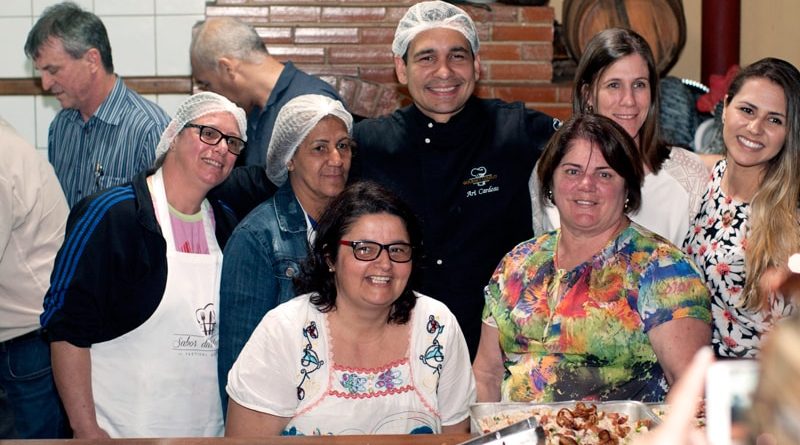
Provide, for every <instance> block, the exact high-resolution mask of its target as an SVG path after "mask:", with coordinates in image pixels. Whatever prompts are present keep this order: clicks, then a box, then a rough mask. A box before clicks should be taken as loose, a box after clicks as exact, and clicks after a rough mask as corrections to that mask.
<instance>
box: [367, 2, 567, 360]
mask: <svg viewBox="0 0 800 445" xmlns="http://www.w3.org/2000/svg"><path fill="white" fill-rule="evenodd" d="M478 49H479V42H478V37H477V32H476V30H475V25H474V23H473V22H472V19H470V17H469V16H468V15H467V14H466V13H465V12H464V11H462V10H461V9H459V8H457V7H455V6H453V5H451V4H448V3H445V2H442V1H428V2H422V3H418V4H416V5H414V6H412V7H411V8H409V10H408V12H407V13H406V15H405V16H404V17H403V18H402V19H401V20H400V23H399V24H398V26H397V30H396V33H395V39H394V42H393V44H392V51H393V53H394V61H395V71H396V73H397V77H398V79H399V81H400V83H402V84H404V85H406V86H407V87H408V91H409V93H410V94H411V96H412V98H413V100H414V103H413V104H412V105H410V106H408V107H406V108H403V109H400V110H397V111H396V112H394V113H393V114H391V115H389V116H386V117H382V118H378V119H368V120H365V121H362V122H360V123H358V124H357V125H356V127H355V131H354V135H355V139H356V142H357V143H358V152H357V153H358V154H357V156H355V157H354V158H353V168H352V169H351V178H352V177H355V178H357V179H358V178H361V179H372V180H375V181H378V182H381V183H383V184H385V185H387V186H389V187H391V188H392V189H393V190H394V191H395V192H397V193H398V194H400V196H401V197H402V198H403V199H405V200H406V202H408V203H409V204H410V205H411V206H412V208H413V209H414V211H415V212H416V213H417V215H418V216H419V217H420V219H421V221H422V224H423V232H424V233H423V243H424V244H423V249H424V251H425V257H424V258H423V260H422V261H423V264H422V268H421V270H422V276H421V281H420V283H419V285H418V287H417V290H419V291H420V292H422V293H424V294H427V295H429V296H431V297H433V298H436V299H439V300H441V301H443V302H444V303H445V304H447V305H448V307H449V308H450V310H451V311H453V313H454V314H455V315H456V317H457V318H458V321H459V324H460V325H461V329H462V330H463V331H464V336H465V337H466V339H467V344H468V346H469V349H470V354H471V355H472V356H473V357H474V355H475V351H476V349H477V346H478V340H479V338H480V329H481V328H480V327H481V312H482V309H483V303H484V300H483V288H484V286H485V285H486V283H487V282H488V281H489V278H490V277H491V274H492V272H493V271H494V268H495V267H496V266H497V264H498V262H499V261H500V259H501V258H502V257H503V255H505V254H506V253H507V252H508V251H509V250H511V248H512V247H514V246H515V245H516V244H518V243H520V242H522V241H524V240H527V239H529V238H531V237H532V236H533V232H532V229H531V222H530V221H531V205H530V197H529V193H528V179H529V178H530V175H531V172H532V170H533V167H534V165H535V163H536V160H537V159H538V157H539V154H540V152H541V149H542V148H543V146H544V144H545V143H546V142H547V140H548V139H549V138H550V136H551V135H552V134H553V132H554V131H555V128H557V126H558V121H557V120H555V119H553V118H551V117H549V116H547V115H545V114H543V113H540V112H538V111H533V110H528V109H525V107H524V105H523V104H522V103H520V102H514V103H507V102H503V101H500V100H496V99H479V98H477V97H474V96H473V92H474V90H475V84H476V82H477V81H478V79H479V76H480V56H479V55H478Z"/></svg>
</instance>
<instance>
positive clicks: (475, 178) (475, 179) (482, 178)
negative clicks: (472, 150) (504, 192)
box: [462, 165, 500, 198]
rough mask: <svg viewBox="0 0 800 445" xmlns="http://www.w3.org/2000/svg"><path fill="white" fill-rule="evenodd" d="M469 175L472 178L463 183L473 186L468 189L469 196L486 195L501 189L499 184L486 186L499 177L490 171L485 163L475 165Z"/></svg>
mask: <svg viewBox="0 0 800 445" xmlns="http://www.w3.org/2000/svg"><path fill="white" fill-rule="evenodd" d="M469 175H470V178H469V179H467V180H466V181H464V182H463V183H462V184H464V185H465V186H467V187H470V188H471V189H469V190H467V198H469V197H472V196H478V195H484V194H486V193H493V192H497V191H499V190H500V187H499V186H489V187H485V186H486V184H488V183H489V182H492V181H494V180H495V179H497V175H495V174H491V173H489V170H488V169H487V168H486V167H485V166H483V165H481V166H478V167H473V168H472V169H471V170H470V171H469ZM472 187H478V188H477V189H474V188H472Z"/></svg>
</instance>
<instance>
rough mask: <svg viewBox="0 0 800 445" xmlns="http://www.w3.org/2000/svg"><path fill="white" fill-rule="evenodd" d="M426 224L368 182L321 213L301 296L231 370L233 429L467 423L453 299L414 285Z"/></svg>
mask: <svg viewBox="0 0 800 445" xmlns="http://www.w3.org/2000/svg"><path fill="white" fill-rule="evenodd" d="M420 239H421V238H420V231H419V227H418V225H417V223H416V222H415V220H414V217H413V214H412V213H411V211H410V210H409V209H408V207H407V206H406V205H405V204H404V203H402V202H401V201H400V200H399V198H397V197H396V196H395V195H393V194H392V193H390V192H388V191H387V190H386V189H384V188H383V187H381V186H378V185H377V184H374V183H370V182H361V183H357V184H354V185H352V186H350V187H348V188H346V189H345V190H344V191H343V192H342V193H341V194H340V195H339V196H338V197H336V198H334V199H333V201H332V202H331V203H330V205H329V206H328V208H327V209H326V210H325V212H324V213H323V214H322V217H321V218H320V220H319V223H318V225H317V231H316V239H315V241H314V246H313V249H312V252H311V253H310V255H309V257H308V260H307V264H305V266H304V267H303V268H302V272H301V275H300V279H299V281H298V284H297V290H298V292H300V293H304V295H301V296H298V297H296V298H294V299H292V300H290V301H288V302H286V303H283V304H282V305H280V306H278V307H277V308H275V309H273V310H272V311H270V312H268V313H267V315H266V316H265V317H264V318H263V320H262V321H261V323H260V324H259V325H258V327H257V328H256V330H255V331H254V332H253V335H252V336H251V337H250V340H249V341H248V342H247V344H246V345H245V347H244V349H242V352H241V354H240V355H239V358H238V359H237V360H236V363H235V364H234V365H233V368H232V369H231V372H230V374H229V378H228V386H227V390H228V394H229V396H230V401H229V403H228V418H227V425H226V435H227V436H242V437H254V436H269V435H276V434H280V433H283V434H290V435H312V434H314V435H317V434H418V433H440V432H466V431H467V430H468V426H469V425H468V421H469V405H470V403H472V402H473V401H474V400H475V379H474V378H473V376H472V369H471V367H470V363H469V352H468V350H467V345H466V342H465V341H464V336H463V334H462V332H461V329H460V328H459V326H458V322H457V321H456V319H455V317H454V316H453V314H452V313H451V312H450V311H449V310H448V309H447V307H446V306H445V305H444V304H442V303H441V302H438V301H436V300H434V299H432V298H429V297H426V296H424V295H419V294H416V293H414V292H413V291H412V284H411V283H413V282H414V279H413V276H414V275H415V274H416V273H417V270H416V267H415V265H414V263H415V262H417V258H418V256H417V255H418V253H417V250H416V249H417V248H418V247H419V242H420Z"/></svg>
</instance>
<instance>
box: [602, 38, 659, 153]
mask: <svg viewBox="0 0 800 445" xmlns="http://www.w3.org/2000/svg"><path fill="white" fill-rule="evenodd" d="M649 78H650V77H649V71H648V69H647V63H646V62H645V60H644V59H643V58H642V56H640V55H639V54H631V55H629V56H625V57H623V58H621V59H619V60H617V61H616V62H614V63H612V64H611V65H609V66H608V68H606V70H605V71H603V73H602V74H601V75H600V77H599V78H598V79H597V81H596V83H595V85H594V88H593V93H592V94H590V98H589V103H590V104H591V105H592V106H593V107H594V108H595V112H596V113H597V114H600V115H602V116H605V117H608V118H611V119H613V120H614V121H615V122H616V123H618V124H619V125H620V126H622V128H624V129H625V131H626V132H628V134H629V135H630V136H631V137H632V138H633V139H634V140H635V141H636V143H637V144H638V143H639V130H641V128H642V125H644V122H645V120H647V114H648V112H649V109H650V94H651V92H650V80H649Z"/></svg>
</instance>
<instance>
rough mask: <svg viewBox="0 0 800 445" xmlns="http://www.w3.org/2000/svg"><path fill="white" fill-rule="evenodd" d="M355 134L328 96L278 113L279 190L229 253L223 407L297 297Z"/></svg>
mask: <svg viewBox="0 0 800 445" xmlns="http://www.w3.org/2000/svg"><path fill="white" fill-rule="evenodd" d="M352 129H353V118H352V116H351V115H350V113H348V112H347V110H345V108H344V106H343V105H342V103H341V102H339V101H336V100H333V99H331V98H329V97H326V96H321V95H316V94H307V95H303V96H298V97H296V98H294V99H292V100H291V101H289V102H288V103H287V104H286V105H284V106H283V108H281V111H280V113H279V114H278V118H277V120H276V121H275V127H274V130H273V133H272V139H271V140H270V143H269V148H268V149H267V167H266V170H267V176H268V177H269V179H270V180H271V181H272V182H274V183H275V184H276V185H277V186H278V187H279V188H278V191H277V192H275V195H274V196H273V197H272V198H270V199H268V200H267V201H265V202H263V203H262V204H260V205H259V206H258V207H256V208H255V209H253V211H252V212H250V214H249V215H248V216H247V217H246V218H245V219H244V220H242V222H241V223H240V224H239V225H238V226H237V227H236V230H235V231H234V232H233V235H232V236H231V239H230V240H229V241H228V245H227V247H226V249H225V260H224V261H223V266H222V284H221V290H220V310H219V322H220V323H219V324H220V331H219V342H220V344H219V361H218V366H219V380H220V385H219V388H220V395H221V397H222V406H223V410H225V408H226V407H227V401H228V397H227V394H226V392H225V386H226V383H227V381H228V371H229V370H230V368H231V366H233V362H234V361H236V358H237V357H238V356H239V352H240V351H241V350H242V347H244V344H245V343H246V342H247V340H248V339H249V338H250V334H252V332H253V330H254V329H255V328H256V326H257V325H258V323H259V322H260V321H261V319H262V318H263V317H264V314H266V313H267V312H268V311H269V310H271V309H272V308H274V307H276V306H278V305H279V304H281V303H283V302H285V301H287V300H289V299H291V298H292V297H294V296H295V295H296V293H295V290H294V286H293V284H292V279H293V277H294V276H295V275H297V273H298V272H299V270H300V269H299V263H300V261H302V260H303V259H304V258H305V257H306V255H307V254H308V244H309V242H310V241H312V240H313V237H314V228H315V226H316V220H317V218H319V216H320V215H321V214H322V211H323V210H324V209H325V206H326V205H327V204H328V202H330V200H331V199H332V198H333V197H335V196H336V195H338V194H339V193H340V192H341V191H342V190H343V189H344V186H345V183H346V182H347V175H348V172H349V170H350V160H351V157H352V155H353V142H352V139H351V135H352ZM287 179H288V180H287Z"/></svg>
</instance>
